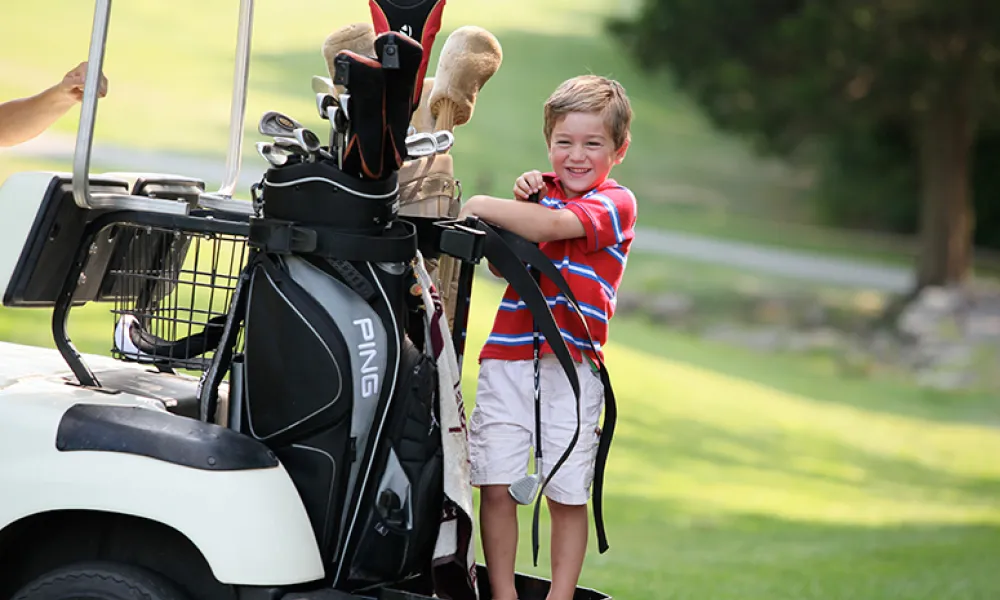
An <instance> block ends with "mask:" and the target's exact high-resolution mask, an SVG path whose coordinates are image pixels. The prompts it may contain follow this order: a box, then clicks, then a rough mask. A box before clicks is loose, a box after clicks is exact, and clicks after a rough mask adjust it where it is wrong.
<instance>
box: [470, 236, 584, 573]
mask: <svg viewBox="0 0 1000 600" xmlns="http://www.w3.org/2000/svg"><path fill="white" fill-rule="evenodd" d="M480 227H481V228H482V229H483V230H484V231H485V232H486V244H485V252H484V253H483V256H484V257H485V258H486V260H488V261H489V262H490V264H491V265H492V266H493V267H494V268H495V269H496V270H497V271H498V272H499V273H500V274H501V275H502V276H503V278H504V279H506V280H507V283H509V284H510V286H511V287H512V288H513V289H514V291H515V292H517V294H518V295H519V296H520V297H521V300H523V301H524V303H525V305H526V306H527V307H528V310H529V311H530V312H531V314H532V316H533V317H534V319H535V324H536V326H537V328H538V331H539V333H541V334H542V335H544V336H545V341H546V342H548V344H549V347H550V348H551V349H552V352H553V353H554V354H555V356H556V358H557V359H558V360H559V364H560V366H561V367H562V368H563V371H564V372H565V373H566V378H567V379H568V380H569V385H570V387H571V388H573V395H574V396H575V397H576V431H574V433H573V437H572V438H571V439H570V442H569V446H568V447H567V448H566V450H565V451H564V452H563V453H562V455H561V456H560V457H559V459H558V460H556V462H555V464H554V465H552V470H551V471H549V476H548V477H545V478H544V479H543V480H542V485H541V488H540V489H539V490H538V497H537V498H536V499H535V508H534V514H533V517H532V522H531V549H532V558H533V560H534V564H535V566H538V547H539V533H538V524H539V520H540V512H541V506H542V496H543V495H544V492H545V488H546V486H548V483H549V481H550V480H551V479H552V477H553V476H554V475H555V474H556V472H557V471H558V470H559V468H560V467H562V465H563V463H565V462H566V460H567V459H568V458H569V456H570V454H571V453H572V452H573V448H575V447H576V443H577V441H578V440H579V439H580V379H579V377H577V373H576V363H575V361H574V360H573V357H572V355H571V354H570V353H569V349H568V348H567V347H566V340H564V339H563V337H562V333H561V332H560V331H559V326H558V325H556V322H555V318H554V317H553V316H552V311H551V309H549V304H548V302H546V300H545V296H544V295H542V291H541V289H540V288H539V287H538V283H537V282H536V281H535V278H534V277H533V276H532V275H531V274H530V273H529V272H528V270H527V269H525V268H524V264H523V263H522V262H521V260H520V259H518V257H517V255H516V254H515V253H514V251H513V250H511V248H510V246H509V245H508V244H507V242H505V241H504V239H503V238H502V237H501V236H500V234H499V233H498V232H497V230H495V229H493V228H492V227H490V226H489V225H488V224H486V223H485V222H481V223H480Z"/></svg>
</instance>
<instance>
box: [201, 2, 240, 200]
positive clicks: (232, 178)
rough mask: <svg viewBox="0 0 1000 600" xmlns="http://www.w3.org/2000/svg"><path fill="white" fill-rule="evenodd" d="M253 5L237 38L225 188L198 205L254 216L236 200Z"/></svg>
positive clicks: (223, 185) (208, 196)
mask: <svg viewBox="0 0 1000 600" xmlns="http://www.w3.org/2000/svg"><path fill="white" fill-rule="evenodd" d="M253 2H254V0H240V21H239V30H238V31H237V34H236V60H235V61H234V63H235V66H234V68H233V98H232V104H231V105H230V109H229V151H228V153H227V154H226V173H225V175H224V178H223V180H222V186H221V187H220V188H219V191H218V192H216V193H214V194H202V195H201V197H200V198H199V202H198V204H199V205H200V206H203V207H205V208H212V209H216V210H226V211H231V212H236V213H246V214H253V205H251V204H250V203H249V202H240V201H237V200H233V199H232V198H233V192H234V191H235V190H236V184H237V182H238V181H239V178H240V165H241V163H242V158H243V123H244V121H245V120H246V111H247V80H248V79H249V78H250V39H251V37H252V36H253Z"/></svg>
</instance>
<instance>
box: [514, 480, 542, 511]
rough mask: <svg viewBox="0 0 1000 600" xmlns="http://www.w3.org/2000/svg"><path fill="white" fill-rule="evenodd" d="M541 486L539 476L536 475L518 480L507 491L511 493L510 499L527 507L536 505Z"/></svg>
mask: <svg viewBox="0 0 1000 600" xmlns="http://www.w3.org/2000/svg"><path fill="white" fill-rule="evenodd" d="M539 484H540V482H539V480H538V474H537V473H536V474H533V475H527V476H525V477H522V478H520V479H518V480H517V481H515V482H514V483H512V484H510V487H509V488H507V490H508V491H509V492H510V497H511V498H513V499H514V502H517V503H518V504H525V505H527V504H532V503H534V501H535V497H536V496H538V486H539Z"/></svg>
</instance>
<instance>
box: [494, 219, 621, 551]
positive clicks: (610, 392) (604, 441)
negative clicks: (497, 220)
mask: <svg viewBox="0 0 1000 600" xmlns="http://www.w3.org/2000/svg"><path fill="white" fill-rule="evenodd" d="M498 233H499V235H500V237H501V238H503V240H504V241H505V242H506V243H507V244H508V245H509V246H510V248H511V250H512V251H513V252H514V254H516V255H517V257H518V259H519V260H520V261H522V262H525V263H527V264H529V265H530V266H531V267H532V268H534V269H535V270H536V271H538V272H540V273H541V274H542V275H545V276H546V277H548V278H549V280H550V281H552V283H554V284H555V286H556V288H558V289H559V291H560V292H561V293H562V294H563V295H564V296H565V297H566V300H567V301H568V302H569V303H570V306H571V307H572V308H573V309H574V312H576V314H577V317H578V318H579V319H580V322H581V324H582V325H583V328H584V331H586V333H587V340H588V341H589V342H590V347H591V349H592V350H593V352H594V358H595V360H596V361H597V365H598V367H599V368H600V375H601V383H602V384H603V386H604V423H603V424H602V426H601V435H600V438H599V440H598V443H597V459H596V464H595V465H594V528H595V529H596V530H597V546H598V550H599V551H600V553H601V554H603V553H604V552H606V551H607V550H608V548H610V546H609V545H608V537H607V531H606V529H605V526H604V474H605V472H606V470H607V463H608V454H609V453H610V451H611V439H612V438H613V437H614V432H615V425H616V423H617V421H618V405H617V403H616V401H615V392H614V389H613V388H612V387H611V376H610V375H609V374H608V369H607V366H606V365H605V364H604V360H603V359H601V356H600V354H599V353H598V352H597V347H596V346H595V345H594V336H593V335H591V333H590V327H589V326H588V325H587V319H586V317H585V316H584V314H583V311H582V310H581V309H580V304H579V302H577V300H576V296H575V295H574V294H573V290H572V289H571V288H570V287H569V284H568V283H567V282H566V279H565V278H564V277H563V276H562V273H560V272H559V269H557V268H556V267H555V266H554V265H553V264H552V259H550V258H549V257H548V256H546V255H545V254H544V253H543V252H542V251H541V250H540V249H539V248H538V246H536V245H534V244H532V243H531V242H529V241H528V240H526V239H524V238H522V237H521V236H519V235H516V234H513V233H511V232H509V231H504V230H501V231H499V232H498Z"/></svg>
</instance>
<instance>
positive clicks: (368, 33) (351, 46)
mask: <svg viewBox="0 0 1000 600" xmlns="http://www.w3.org/2000/svg"><path fill="white" fill-rule="evenodd" d="M341 50H350V51H351V52H354V53H355V54H360V55H361V56H368V57H371V58H375V27H374V26H373V25H372V24H371V23H355V24H353V25H346V26H344V27H341V28H340V29H338V30H336V31H334V32H333V33H331V34H330V35H329V36H327V38H326V41H324V42H323V58H324V59H325V60H326V69H327V71H329V72H330V79H335V78H336V75H337V73H336V72H335V71H336V69H335V67H334V64H333V61H334V59H335V58H337V53H338V52H340V51H341ZM335 87H336V90H337V94H338V95H339V94H343V93H344V87H343V86H340V85H338V86H335Z"/></svg>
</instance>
